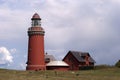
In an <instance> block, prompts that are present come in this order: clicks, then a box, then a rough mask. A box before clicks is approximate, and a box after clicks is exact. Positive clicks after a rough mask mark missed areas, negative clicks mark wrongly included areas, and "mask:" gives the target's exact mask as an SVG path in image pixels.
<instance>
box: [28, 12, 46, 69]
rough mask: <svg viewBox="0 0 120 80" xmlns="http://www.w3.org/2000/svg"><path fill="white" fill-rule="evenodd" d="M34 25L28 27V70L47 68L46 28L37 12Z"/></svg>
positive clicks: (33, 19) (33, 21)
mask: <svg viewBox="0 0 120 80" xmlns="http://www.w3.org/2000/svg"><path fill="white" fill-rule="evenodd" d="M31 20H32V26H31V27H30V28H29V29H28V36H29V40H28V61H27V67H26V70H45V69H46V66H45V59H44V33H45V31H44V29H43V28H42V27H41V18H40V16H39V15H38V14H37V13H35V14H34V15H33V17H32V18H31Z"/></svg>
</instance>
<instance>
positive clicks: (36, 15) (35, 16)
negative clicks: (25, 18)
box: [31, 13, 41, 20]
mask: <svg viewBox="0 0 120 80" xmlns="http://www.w3.org/2000/svg"><path fill="white" fill-rule="evenodd" d="M31 20H41V18H40V16H39V15H38V14H37V13H35V14H34V15H33V16H32V19H31Z"/></svg>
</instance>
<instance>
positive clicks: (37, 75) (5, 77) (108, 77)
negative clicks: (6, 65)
mask: <svg viewBox="0 0 120 80" xmlns="http://www.w3.org/2000/svg"><path fill="white" fill-rule="evenodd" d="M0 80H120V68H115V67H111V68H101V69H94V70H82V71H18V70H7V69H0Z"/></svg>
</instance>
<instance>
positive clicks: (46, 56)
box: [45, 54, 56, 61]
mask: <svg viewBox="0 0 120 80" xmlns="http://www.w3.org/2000/svg"><path fill="white" fill-rule="evenodd" d="M47 58H49V59H50V61H56V59H55V57H54V56H53V55H48V54H46V55H45V59H47Z"/></svg>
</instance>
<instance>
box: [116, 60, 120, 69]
mask: <svg viewBox="0 0 120 80" xmlns="http://www.w3.org/2000/svg"><path fill="white" fill-rule="evenodd" d="M115 66H116V67H119V68H120V60H119V61H118V62H117V63H116V64H115Z"/></svg>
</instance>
